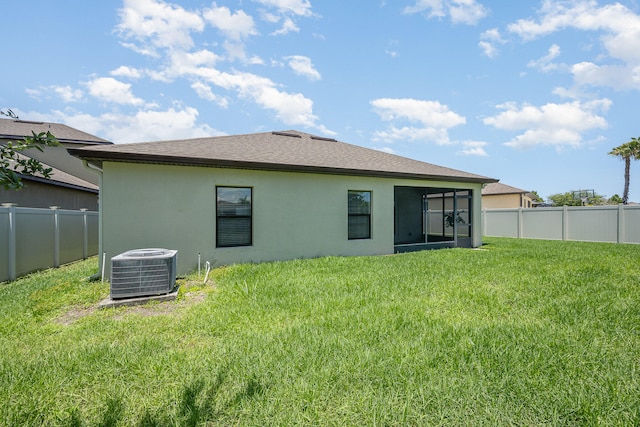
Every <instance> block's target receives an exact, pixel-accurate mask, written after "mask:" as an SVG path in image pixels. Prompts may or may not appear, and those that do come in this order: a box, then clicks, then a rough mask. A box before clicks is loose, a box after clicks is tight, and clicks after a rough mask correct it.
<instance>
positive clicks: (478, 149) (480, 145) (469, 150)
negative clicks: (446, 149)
mask: <svg viewBox="0 0 640 427" xmlns="http://www.w3.org/2000/svg"><path fill="white" fill-rule="evenodd" d="M462 145H463V147H464V148H463V149H462V150H460V151H458V154H461V155H463V156H480V157H486V156H488V154H487V152H486V151H485V149H484V147H486V146H487V143H486V142H484V141H464V142H463V143H462Z"/></svg>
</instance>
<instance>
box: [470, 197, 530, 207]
mask: <svg viewBox="0 0 640 427" xmlns="http://www.w3.org/2000/svg"><path fill="white" fill-rule="evenodd" d="M482 207H483V209H503V208H530V207H531V198H530V197H527V196H525V195H523V194H494V195H484V196H482Z"/></svg>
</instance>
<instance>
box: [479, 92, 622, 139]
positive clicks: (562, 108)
mask: <svg viewBox="0 0 640 427" xmlns="http://www.w3.org/2000/svg"><path fill="white" fill-rule="evenodd" d="M610 106H611V101H610V100H608V99H606V98H604V99H598V100H594V101H589V102H580V101H573V102H567V103H564V104H554V103H549V104H545V105H543V106H541V107H536V106H533V105H529V104H524V105H522V106H518V105H516V104H514V103H507V104H503V105H499V106H498V108H500V109H502V110H504V111H502V112H501V113H499V114H498V115H496V116H493V117H487V118H485V119H484V120H483V121H484V123H485V124H486V125H489V126H493V127H495V128H497V129H502V130H507V131H515V132H518V131H524V132H523V133H520V134H519V135H516V136H515V137H514V138H513V139H511V140H510V141H508V142H506V143H505V145H506V146H508V147H513V148H528V147H535V146H538V145H550V146H555V147H556V148H558V149H560V148H562V147H566V146H568V147H579V146H580V145H582V143H583V136H584V134H586V133H587V132H589V131H592V130H595V129H604V128H606V127H607V121H606V119H605V118H604V117H603V116H602V115H601V113H604V112H606V111H607V110H608V109H609V107H610Z"/></svg>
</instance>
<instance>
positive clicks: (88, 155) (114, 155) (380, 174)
mask: <svg viewBox="0 0 640 427" xmlns="http://www.w3.org/2000/svg"><path fill="white" fill-rule="evenodd" d="M67 151H68V152H69V153H70V154H71V155H73V156H76V157H79V158H81V159H83V160H86V161H87V162H89V163H92V164H94V165H95V166H98V167H102V163H103V162H104V161H115V162H127V163H147V164H164V165H182V166H200V167H220V168H233V169H251V170H266V171H274V172H305V173H320V174H331V175H350V176H368V177H377V178H401V179H429V180H440V181H452V182H472V183H478V184H486V183H492V182H498V180H497V179H493V178H488V177H463V176H445V175H430V174H420V173H405V172H394V171H381V170H367V169H348V168H333V167H323V166H307V165H290V164H282V163H264V162H249V161H237V160H219V159H218V160H211V159H202V158H194V157H175V156H161V155H157V154H135V155H132V154H130V153H118V152H100V153H94V152H89V151H84V150H82V149H73V148H70V149H67Z"/></svg>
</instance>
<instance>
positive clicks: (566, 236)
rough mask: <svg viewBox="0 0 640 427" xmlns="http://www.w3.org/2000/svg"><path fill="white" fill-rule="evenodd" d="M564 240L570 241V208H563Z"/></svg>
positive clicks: (565, 206)
mask: <svg viewBox="0 0 640 427" xmlns="http://www.w3.org/2000/svg"><path fill="white" fill-rule="evenodd" d="M562 240H569V207H568V206H567V205H564V206H563V207H562Z"/></svg>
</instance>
